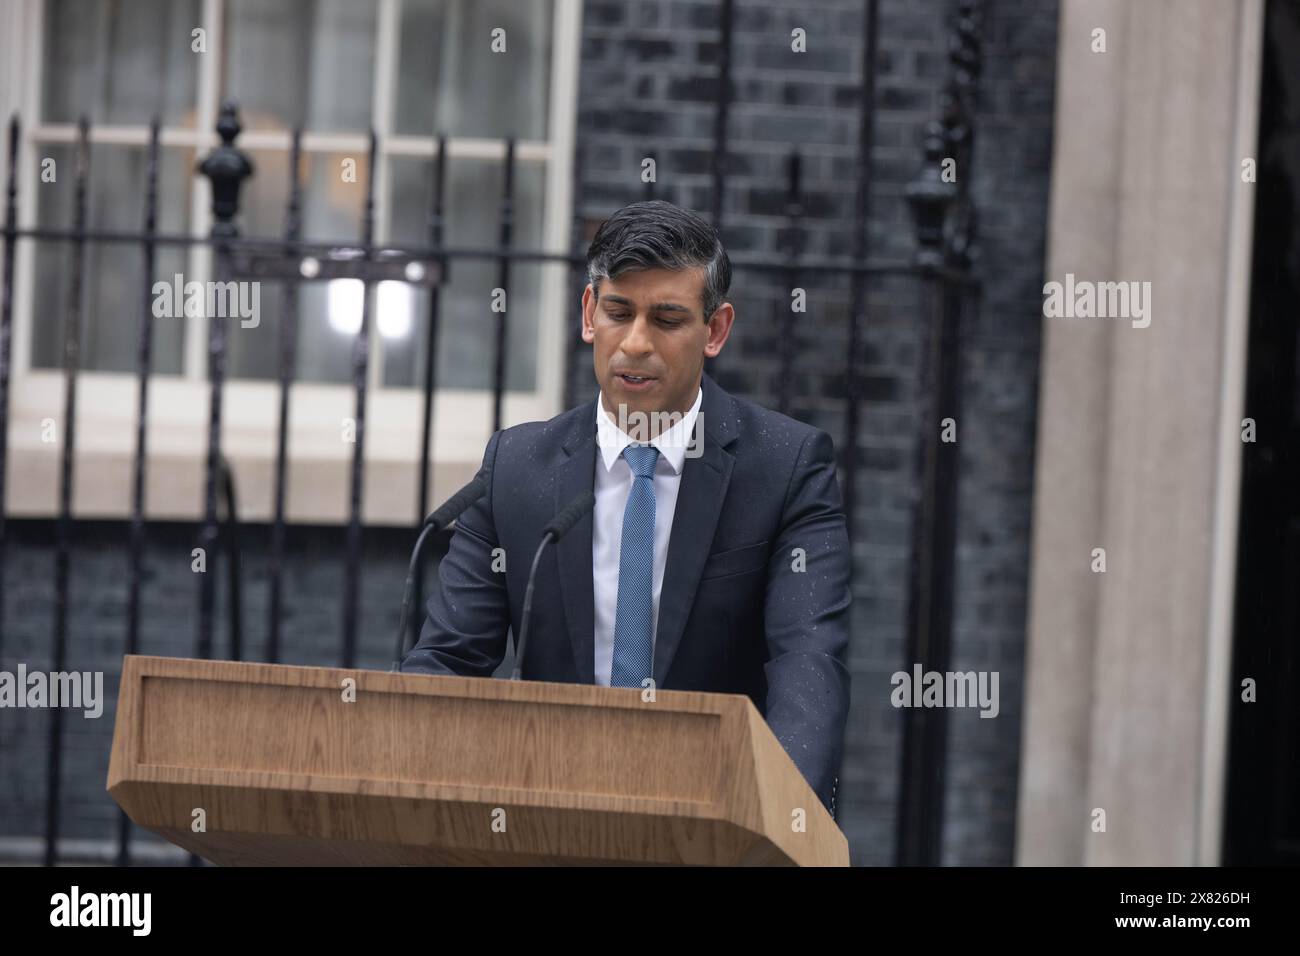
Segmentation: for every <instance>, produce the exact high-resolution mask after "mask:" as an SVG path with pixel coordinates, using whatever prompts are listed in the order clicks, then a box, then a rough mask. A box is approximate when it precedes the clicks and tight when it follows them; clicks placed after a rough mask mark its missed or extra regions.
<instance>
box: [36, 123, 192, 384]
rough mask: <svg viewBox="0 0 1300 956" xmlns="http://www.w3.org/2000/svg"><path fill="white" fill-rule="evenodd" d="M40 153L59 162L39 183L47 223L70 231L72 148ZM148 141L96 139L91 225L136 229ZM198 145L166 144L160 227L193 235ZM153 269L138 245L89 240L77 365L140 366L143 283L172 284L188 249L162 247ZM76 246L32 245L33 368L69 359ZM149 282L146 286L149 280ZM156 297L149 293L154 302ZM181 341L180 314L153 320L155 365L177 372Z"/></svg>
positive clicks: (41, 218) (41, 217) (47, 146)
mask: <svg viewBox="0 0 1300 956" xmlns="http://www.w3.org/2000/svg"><path fill="white" fill-rule="evenodd" d="M36 150H37V154H38V155H39V156H41V157H42V158H45V157H49V158H51V159H53V160H54V161H55V167H54V168H55V172H56V176H57V178H56V180H55V181H54V182H52V183H42V184H41V185H40V188H39V189H38V190H37V219H38V222H39V223H40V225H41V226H45V227H50V228H64V229H66V228H71V226H72V219H73V209H74V203H75V195H76V177H75V168H76V160H75V150H76V147H75V146H73V145H71V144H68V145H64V144H57V145H56V144H51V143H43V144H37V146H36ZM147 161H148V154H147V150H146V149H145V147H143V146H138V147H137V146H94V147H92V148H91V151H90V180H89V192H88V194H87V222H88V224H89V226H90V228H92V229H120V230H129V231H140V230H142V228H143V225H144V204H145V176H146V167H147ZM193 164H194V152H193V150H189V149H163V150H162V155H161V160H160V169H159V177H158V192H159V194H158V203H159V206H158V209H159V214H158V231H159V232H162V233H187V232H189V182H190V171H191V170H192V168H193ZM155 248H156V253H155V255H156V258H155V268H154V272H153V275H151V276H147V277H146V276H145V275H144V257H143V252H142V251H141V247H140V246H139V245H137V244H134V243H131V244H126V243H111V244H110V243H99V242H87V243H86V246H85V259H84V265H83V272H82V277H83V279H82V281H83V302H84V303H85V312H84V315H85V319H84V324H83V326H82V329H83V332H82V346H81V363H80V364H81V367H82V368H83V369H91V370H95V371H113V372H133V371H135V361H136V344H137V342H138V335H139V328H140V316H141V313H142V312H143V311H144V309H145V307H146V299H145V294H146V290H147V289H148V290H152V288H153V285H154V283H155V282H167V283H169V284H171V283H172V282H173V279H174V276H175V275H176V274H177V273H182V274H183V273H184V272H185V271H186V268H185V262H186V254H185V251H184V249H183V248H181V247H178V246H173V245H169V246H157V247H155ZM72 261H73V250H72V243H70V242H63V241H58V242H56V241H53V240H41V241H38V242H37V243H36V287H35V290H34V296H33V309H32V315H33V328H32V344H33V348H32V365H33V367H35V368H61V367H62V366H63V327H64V319H65V318H66V315H67V308H68V296H69V293H70V285H71V278H72ZM146 280H147V282H148V285H147V286H146V284H145V283H146ZM149 302H152V297H151V298H150V299H149ZM183 342H184V320H183V318H180V317H177V318H160V319H155V320H154V344H153V348H154V353H153V368H154V371H155V372H162V373H166V374H172V375H175V374H179V373H180V371H181V355H182V345H183Z"/></svg>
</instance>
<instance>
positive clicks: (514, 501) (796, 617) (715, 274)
mask: <svg viewBox="0 0 1300 956" xmlns="http://www.w3.org/2000/svg"><path fill="white" fill-rule="evenodd" d="M588 273H589V277H590V279H591V282H590V284H589V285H588V286H587V289H586V291H585V292H584V293H583V297H582V307H583V316H582V323H583V325H582V337H583V340H584V341H585V342H587V343H588V344H591V345H593V346H594V353H593V360H594V365H595V372H596V378H597V380H598V382H599V383H600V395H599V396H598V397H597V398H596V399H595V400H593V401H591V402H588V403H587V404H585V405H582V406H580V407H578V408H575V409H571V410H570V411H567V412H564V413H563V414H561V415H557V416H556V417H555V418H552V419H551V420H550V421H547V422H530V423H528V424H523V425H516V426H514V427H512V428H507V429H503V430H502V431H500V432H497V433H496V434H495V435H493V436H492V438H491V439H490V440H489V441H488V445H487V452H486V454H485V455H484V457H483V466H482V469H481V470H480V472H479V475H480V477H481V478H483V480H484V481H485V483H486V484H487V487H488V491H487V494H486V495H484V497H482V498H481V499H479V501H478V502H477V503H476V504H474V505H473V506H472V507H471V508H469V510H467V511H466V512H465V513H464V515H462V517H461V518H460V520H459V522H458V524H457V527H456V532H455V534H454V536H453V537H452V540H451V545H450V549H449V551H448V553H447V555H446V557H445V558H444V559H443V561H442V564H441V567H440V570H439V582H440V583H439V587H438V588H437V589H436V591H435V593H434V594H433V596H432V597H431V598H430V600H429V602H428V619H427V621H426V622H425V625H424V629H423V631H422V632H421V635H420V640H419V641H418V642H417V644H416V645H415V647H414V648H413V649H412V650H411V652H410V653H409V654H408V655H407V656H406V658H405V659H404V660H403V662H402V670H403V671H405V672H420V673H429V674H460V675H472V676H483V677H487V676H490V675H491V674H492V673H493V672H494V671H495V670H496V669H497V667H498V666H499V665H500V663H501V661H502V659H503V658H504V656H505V650H506V635H507V631H508V630H513V632H514V633H515V634H516V635H518V633H519V627H520V612H521V610H522V604H523V593H524V589H525V586H526V582H527V579H528V573H529V570H530V566H531V562H532V556H533V554H534V552H535V550H536V548H537V545H538V542H539V541H540V540H541V537H542V533H543V529H544V528H545V527H546V525H547V524H548V523H549V522H550V521H551V520H552V519H553V518H554V517H555V514H556V512H557V511H558V510H559V509H560V508H562V507H563V506H564V505H565V504H567V503H568V502H569V501H570V500H572V499H573V498H574V497H575V496H577V495H579V494H581V493H582V492H584V491H591V492H594V493H595V495H596V506H595V509H594V511H593V512H592V513H591V514H588V515H587V516H586V517H585V518H583V519H582V520H581V521H580V522H579V523H578V524H576V525H574V527H573V528H572V530H570V531H569V533H568V534H567V535H565V536H564V537H563V538H561V540H560V541H559V543H558V545H557V546H556V547H555V548H554V549H552V550H551V552H548V553H547V554H545V555H544V557H543V559H542V562H541V564H540V566H539V568H538V572H537V579H536V586H535V592H534V599H533V615H532V621H531V624H530V630H529V640H528V645H527V648H526V650H525V656H526V660H524V661H523V662H522V676H524V677H526V678H530V679H533V680H544V681H561V682H569V683H584V684H592V683H601V684H605V685H610V686H625V687H647V686H651V684H652V685H653V686H654V687H656V688H662V689H670V690H699V691H714V692H720V693H737V694H748V695H749V696H750V698H751V699H752V700H753V702H754V704H755V706H757V708H758V709H759V711H760V712H761V713H762V714H763V715H764V718H765V719H766V720H767V723H768V726H769V727H770V728H771V729H772V731H773V733H774V734H775V735H776V737H777V738H778V739H779V740H780V742H781V744H782V746H783V747H784V748H785V750H786V752H787V753H788V754H789V755H790V757H791V759H792V760H793V761H794V763H795V765H796V766H797V767H798V768H799V770H800V772H801V773H802V774H803V775H804V778H805V779H806V780H807V781H808V783H809V785H810V786H811V787H812V789H813V791H814V792H815V793H816V794H817V797H818V799H820V800H821V801H822V802H823V804H824V805H826V806H827V807H828V808H829V809H831V811H832V813H833V812H834V795H835V790H836V785H837V783H838V773H839V765H840V759H841V754H842V750H843V735H844V724H845V720H846V718H847V714H848V705H849V675H848V670H847V668H846V660H845V657H846V649H847V646H848V611H849V602H850V597H849V567H850V555H849V541H848V535H847V532H846V526H845V519H844V514H843V511H842V509H841V502H840V493H839V487H838V484H837V481H836V476H835V464H834V454H833V448H832V444H831V440H830V437H829V436H828V435H827V434H826V433H825V432H823V431H820V430H818V429H816V428H812V427H810V426H808V425H804V424H801V423H800V422H797V421H795V420H794V419H791V418H787V417H786V416H784V415H780V414H777V413H776V412H773V411H769V410H768V409H765V408H762V407H760V406H758V405H755V404H752V403H750V402H747V401H743V400H741V399H738V398H733V397H732V396H731V395H729V394H727V392H725V391H723V390H722V389H721V388H720V387H719V386H718V385H717V384H716V383H715V382H714V381H713V380H712V379H711V378H710V377H709V376H707V375H704V374H703V366H704V359H705V357H706V356H716V355H717V354H718V353H719V352H721V351H722V346H723V345H724V343H725V342H726V340H727V337H728V335H729V334H730V331H731V326H732V322H733V321H734V318H735V314H734V310H733V308H732V306H731V304H730V303H727V302H724V301H722V298H723V296H724V295H726V292H727V289H728V286H729V285H730V278H731V266H730V263H729V262H728V260H727V256H726V252H725V251H724V250H723V248H722V244H721V242H720V241H719V239H718V236H717V233H716V231H715V230H714V229H713V228H712V227H711V226H709V225H708V223H706V222H704V220H702V219H700V218H699V217H698V216H696V215H694V214H693V213H690V212H688V211H686V210H683V209H680V208H678V207H676V206H674V205H672V204H670V203H666V202H663V201H661V200H654V201H648V202H639V203H633V204H632V205H630V206H626V207H624V208H623V209H621V210H619V212H617V213H615V214H614V216H612V217H611V218H610V219H608V220H606V221H605V223H604V224H603V225H602V226H601V228H600V230H599V231H598V232H597V233H596V236H595V238H594V239H593V241H592V244H591V248H590V251H589V252H588ZM517 640H518V639H517V637H516V642H517Z"/></svg>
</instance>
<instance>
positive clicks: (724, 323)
mask: <svg viewBox="0 0 1300 956" xmlns="http://www.w3.org/2000/svg"><path fill="white" fill-rule="evenodd" d="M735 320H736V310H735V309H733V308H732V307H731V303H730V302H724V303H722V305H720V306H718V307H717V309H715V310H714V312H713V316H712V318H710V319H709V340H708V342H706V343H705V345H704V354H705V355H707V356H708V357H709V358H717V355H718V353H719V352H721V351H722V346H723V345H725V344H726V342H727V336H729V335H731V323H732V322H734V321H735Z"/></svg>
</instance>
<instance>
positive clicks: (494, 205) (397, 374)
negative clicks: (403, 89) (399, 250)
mask: <svg viewBox="0 0 1300 956" xmlns="http://www.w3.org/2000/svg"><path fill="white" fill-rule="evenodd" d="M390 162H391V167H390V168H391V180H390V195H391V208H392V229H391V233H392V241H393V242H394V243H395V244H398V245H426V244H427V243H428V234H427V219H428V208H429V170H430V165H431V163H430V161H429V160H415V159H406V158H394V159H392V160H391V161H390ZM545 173H546V168H545V166H544V164H542V163H517V164H516V167H515V195H514V212H515V225H514V234H513V238H512V242H513V244H514V245H515V246H516V247H518V248H521V249H540V248H541V246H542V212H543V205H542V189H543V186H544V183H545ZM502 178H503V169H502V164H501V163H500V162H492V161H485V160H457V159H452V160H450V161H449V162H448V167H447V182H446V194H445V195H446V205H445V210H446V215H447V221H446V227H445V229H444V240H445V242H446V244H447V245H452V246H475V247H483V246H495V245H496V244H497V242H498V241H499V235H498V233H499V229H500V226H499V221H500V208H501V189H502ZM450 270H451V281H450V282H446V283H444V284H443V285H442V287H441V290H442V291H441V293H440V297H439V298H440V305H439V316H440V317H439V330H440V331H439V336H438V338H439V341H438V369H437V371H438V376H437V383H438V385H439V386H442V387H447V388H477V389H490V388H491V387H492V376H493V368H494V365H493V363H494V362H495V355H496V313H494V312H493V311H492V290H493V289H494V288H495V287H496V286H497V284H498V282H499V281H500V277H499V275H498V270H499V266H498V264H497V262H496V261H495V260H491V259H456V260H454V261H452V263H451V264H450ZM541 271H542V267H541V266H540V265H539V264H537V263H527V264H524V263H518V262H516V263H513V264H512V265H511V268H510V285H509V293H508V298H507V300H506V305H507V309H508V312H507V315H508V316H509V323H508V326H507V336H508V339H507V343H506V387H507V388H509V389H516V390H524V391H531V390H532V389H534V388H536V387H537V386H536V381H537V367H536V361H537V358H536V356H537V317H538V313H539V312H540V308H541V306H540V290H541ZM428 299H429V297H428V295H427V294H426V293H424V292H415V293H414V296H413V301H410V302H409V304H408V300H407V299H406V298H405V297H399V296H397V295H396V294H390V298H389V303H391V305H390V306H389V308H388V312H391V313H393V314H392V315H391V316H390V315H388V314H387V313H385V316H383V317H381V319H380V330H381V332H382V331H383V329H384V327H385V325H386V326H387V327H388V328H389V329H390V332H391V334H389V335H387V336H384V338H383V349H384V384H385V385H390V386H415V385H417V384H422V383H423V381H424V371H423V369H424V349H425V341H426V338H427V335H428V323H429V304H428ZM407 312H409V313H410V314H411V316H412V317H413V321H411V322H410V323H409V325H410V330H409V332H405V333H404V334H397V332H398V331H399V330H401V329H403V328H404V327H405V326H406V325H407V324H408V323H407V322H406V321H405V319H404V318H403V315H405V314H406V313H407Z"/></svg>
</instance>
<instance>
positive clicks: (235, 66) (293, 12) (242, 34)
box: [224, 0, 375, 132]
mask: <svg viewBox="0 0 1300 956" xmlns="http://www.w3.org/2000/svg"><path fill="white" fill-rule="evenodd" d="M225 46H226V62H225V86H224V95H225V96H233V97H235V99H237V100H238V101H239V107H240V115H241V118H242V120H243V123H244V128H245V129H250V130H252V129H293V128H294V127H295V126H302V127H303V128H304V129H308V130H312V131H317V132H340V131H348V132H358V131H362V130H366V129H369V128H370V125H371V96H372V92H373V86H374V63H375V4H374V3H357V2H356V0H352V2H348V0H229V2H228V3H227V4H226V42H225Z"/></svg>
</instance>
